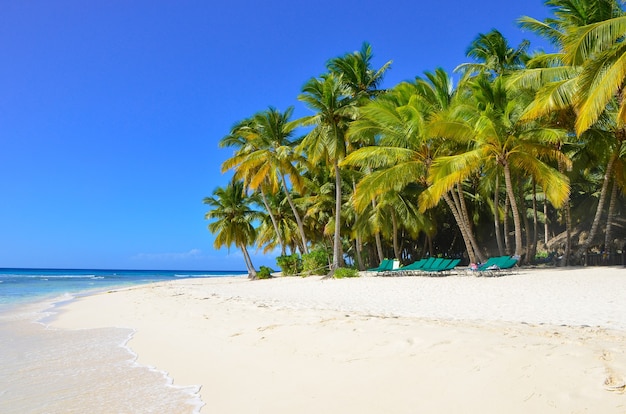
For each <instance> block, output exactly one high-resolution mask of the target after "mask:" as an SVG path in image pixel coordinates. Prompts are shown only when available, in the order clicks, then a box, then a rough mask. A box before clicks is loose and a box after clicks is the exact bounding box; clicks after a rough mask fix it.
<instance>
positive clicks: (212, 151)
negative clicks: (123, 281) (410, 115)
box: [0, 0, 549, 270]
mask: <svg viewBox="0 0 626 414" xmlns="http://www.w3.org/2000/svg"><path fill="white" fill-rule="evenodd" d="M548 12H549V11H548V9H547V8H546V7H545V6H544V5H543V1H541V0H528V1H524V2H513V1H510V2H509V1H507V2H503V1H496V0H483V1H481V0H479V1H474V2H467V1H460V0H450V1H439V2H426V1H424V2H420V1H414V0H413V1H409V0H388V1H373V0H361V1H357V0H343V1H337V0H318V1H315V2H310V1H302V2H299V1H287V0H267V1H263V2H261V1H252V0H245V1H242V0H231V1H223V2H218V1H206V0H203V1H200V0H198V1H193V0H180V1H164V0H137V1H121V0H111V1H84V0H55V1H49V0H29V1H4V2H2V3H1V4H0V56H1V61H0V62H1V63H0V195H1V197H2V198H1V200H0V267H77V268H80V267H82V268H132V269H188V270H193V269H198V270H221V269H223V270H242V269H245V266H244V263H243V260H242V258H241V255H240V253H239V252H238V251H237V250H236V249H235V248H232V249H231V251H230V253H229V252H228V251H227V250H226V249H224V250H220V251H215V250H214V249H213V238H212V235H211V234H210V233H209V232H208V230H207V228H206V226H207V224H208V223H207V222H206V221H205V220H204V213H205V212H206V206H205V205H204V204H202V199H203V198H204V197H205V196H209V195H211V193H212V191H213V190H214V189H215V188H216V187H217V186H221V185H224V184H225V183H226V182H227V180H228V177H226V176H223V175H222V174H221V173H220V164H221V163H222V162H223V161H224V160H225V159H226V158H228V157H229V156H230V155H231V150H228V149H219V148H218V146H217V143H218V141H219V140H220V139H221V138H222V137H223V136H224V135H225V134H227V133H228V131H229V129H230V127H231V126H232V125H233V124H234V123H235V122H236V121H238V120H241V119H243V118H245V117H248V116H250V115H252V114H253V113H255V112H257V111H259V110H263V109H265V108H267V107H268V106H270V105H271V106H275V107H277V108H279V109H281V110H284V109H285V108H286V107H287V106H289V105H295V106H296V116H302V115H305V114H308V111H307V110H306V109H305V108H304V107H303V106H302V105H301V104H300V103H299V102H298V101H297V95H298V93H299V92H300V89H301V87H302V85H303V84H304V83H305V82H306V81H307V80H308V79H309V78H311V77H313V76H318V75H319V74H321V73H322V72H323V71H324V68H325V66H324V65H325V63H326V61H327V60H328V59H330V58H332V57H335V56H339V55H342V54H344V53H346V52H352V51H354V50H357V49H359V48H360V46H361V44H362V42H363V41H368V42H370V43H371V44H372V46H373V50H374V54H375V63H376V65H377V66H380V65H382V64H383V63H384V62H386V61H387V60H393V65H392V68H391V70H390V71H389V72H388V74H387V76H386V82H385V86H393V85H395V84H397V83H399V82H400V81H402V80H409V79H413V78H414V77H415V76H416V75H421V74H422V73H423V72H424V71H425V70H434V69H435V68H436V67H437V66H441V67H443V68H444V69H446V70H448V71H452V69H453V68H454V67H455V66H457V65H458V64H459V63H463V62H466V61H467V58H465V50H466V48H467V46H468V45H469V43H470V42H471V41H472V39H474V38H475V37H476V35H477V34H478V33H486V32H488V31H489V30H491V29H492V28H497V29H498V30H500V31H501V32H502V33H503V34H504V35H505V36H506V37H507V38H508V40H509V42H510V43H511V44H512V45H517V44H518V43H519V42H520V41H521V40H522V39H523V38H528V39H530V40H531V41H532V43H533V45H535V46H538V45H539V44H538V42H537V38H536V37H534V36H532V35H531V34H530V33H524V32H522V31H521V30H520V29H519V28H518V27H517V25H516V23H515V20H516V19H517V18H518V17H520V16H521V15H530V16H533V17H537V18H540V19H543V18H545V17H546V16H547V15H548ZM253 259H254V262H255V265H256V266H257V267H258V266H259V265H263V264H270V265H273V263H274V261H273V258H271V257H263V255H262V254H260V253H258V254H256V255H255V256H254V257H253Z"/></svg>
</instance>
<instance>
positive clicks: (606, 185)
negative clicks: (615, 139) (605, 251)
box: [576, 153, 617, 266]
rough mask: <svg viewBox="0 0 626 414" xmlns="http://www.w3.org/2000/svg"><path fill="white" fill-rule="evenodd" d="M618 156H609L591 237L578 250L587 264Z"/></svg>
mask: <svg viewBox="0 0 626 414" xmlns="http://www.w3.org/2000/svg"><path fill="white" fill-rule="evenodd" d="M616 158H617V154H615V153H614V154H611V158H609V162H608V164H607V166H606V171H605V174H604V180H603V182H602V190H600V200H598V207H597V208H596V215H595V217H594V218H593V223H592V224H591V230H590V231H589V237H587V239H586V240H585V242H584V243H583V245H582V246H581V247H580V249H579V250H578V253H577V254H576V256H577V259H580V258H581V257H582V256H583V255H584V256H585V262H584V265H585V266H586V265H587V249H588V248H589V246H590V245H591V243H592V242H593V239H594V238H595V237H596V233H597V232H598V227H600V218H601V217H602V211H603V210H604V204H605V202H606V196H607V193H608V189H609V182H610V181H611V177H612V175H613V165H615V159H616Z"/></svg>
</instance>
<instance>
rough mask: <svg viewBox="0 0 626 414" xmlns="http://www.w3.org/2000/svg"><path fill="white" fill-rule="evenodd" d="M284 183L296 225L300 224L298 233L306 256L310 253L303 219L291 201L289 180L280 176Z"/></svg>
mask: <svg viewBox="0 0 626 414" xmlns="http://www.w3.org/2000/svg"><path fill="white" fill-rule="evenodd" d="M280 177H281V179H282V182H283V189H284V190H285V196H286V197H287V202H289V205H290V206H291V211H293V215H294V217H295V218H296V223H297V224H298V231H299V232H300V237H301V238H302V253H304V254H306V253H308V252H309V248H308V246H307V244H308V242H307V240H306V236H305V234H304V225H303V224H302V219H300V214H299V213H298V210H297V209H296V205H295V204H294V203H293V200H292V199H291V195H290V193H289V188H287V180H286V179H285V176H284V175H283V174H281V175H280Z"/></svg>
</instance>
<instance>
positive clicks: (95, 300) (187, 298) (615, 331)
mask: <svg viewBox="0 0 626 414" xmlns="http://www.w3.org/2000/svg"><path fill="white" fill-rule="evenodd" d="M52 326H53V327H56V328H62V329H91V328H102V327H127V328H132V329H134V330H136V332H135V334H134V336H133V338H132V339H131V340H130V342H129V343H128V346H129V347H130V348H131V349H132V350H133V351H134V352H136V353H137V354H138V362H139V363H141V364H145V365H149V366H153V367H156V368H157V369H159V370H163V371H167V372H168V373H169V375H170V376H171V377H172V378H173V379H174V384H176V385H180V386H190V385H199V386H201V387H202V388H201V391H200V396H201V398H202V400H203V402H204V403H205V405H204V407H203V408H202V409H201V412H202V413H273V414H281V413H285V414H286V413H289V414H291V413H361V414H362V413H372V414H373V413H435V412H436V413H459V412H465V413H482V414H485V413H487V414H488V413H609V414H610V413H620V414H624V413H626V393H625V385H626V384H625V382H624V381H625V380H626V269H624V268H579V269H568V270H563V269H550V270H546V269H544V270H522V271H521V272H520V273H518V274H514V275H508V276H503V277H492V278H484V277H483V278H477V277H474V276H448V277H361V278H355V279H341V280H322V279H321V278H320V277H309V278H277V279H272V280H259V281H248V280H247V279H244V278H214V279H187V280H180V281H175V282H165V283H159V284H154V285H147V286H139V287H133V288H129V289H123V290H117V291H112V292H108V293H102V294H97V295H93V296H88V297H84V298H81V299H78V300H76V301H74V302H72V303H70V304H67V305H65V306H63V307H62V308H61V310H60V313H59V314H58V316H57V318H56V319H55V320H54V321H53V323H52ZM181 410H182V408H181ZM181 412H185V411H181Z"/></svg>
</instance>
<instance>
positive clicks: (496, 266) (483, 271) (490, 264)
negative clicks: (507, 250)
mask: <svg viewBox="0 0 626 414" xmlns="http://www.w3.org/2000/svg"><path fill="white" fill-rule="evenodd" d="M517 261H518V260H517V258H516V257H512V256H498V257H490V258H489V259H487V261H486V262H485V263H482V264H480V265H479V266H478V267H477V268H475V269H472V268H468V271H469V272H470V273H472V274H475V275H477V276H495V275H497V274H501V273H502V272H506V271H512V269H514V268H515V266H516V265H517Z"/></svg>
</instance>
